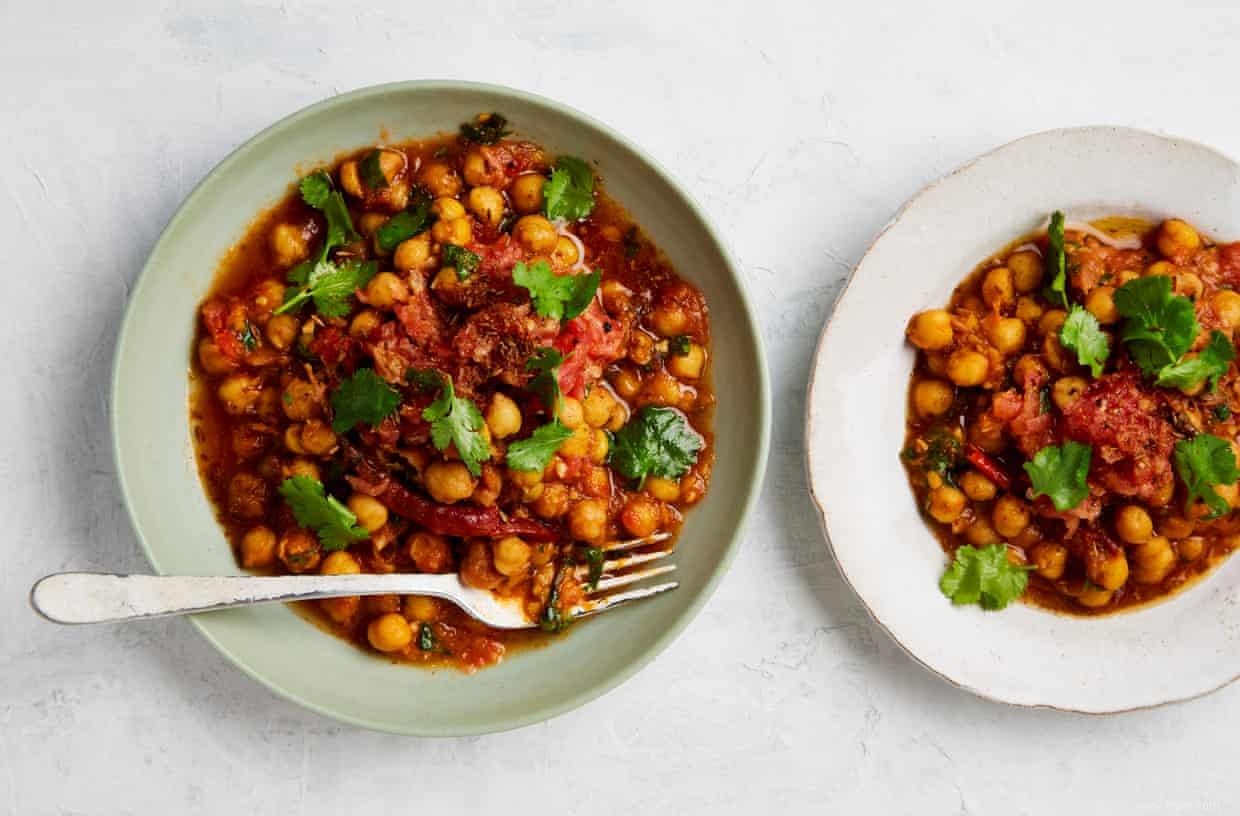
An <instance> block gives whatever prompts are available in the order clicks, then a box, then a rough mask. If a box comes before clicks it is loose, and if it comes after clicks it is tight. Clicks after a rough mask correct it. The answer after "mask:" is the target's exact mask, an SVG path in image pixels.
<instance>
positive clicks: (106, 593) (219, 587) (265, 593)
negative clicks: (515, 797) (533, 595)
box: [30, 533, 680, 629]
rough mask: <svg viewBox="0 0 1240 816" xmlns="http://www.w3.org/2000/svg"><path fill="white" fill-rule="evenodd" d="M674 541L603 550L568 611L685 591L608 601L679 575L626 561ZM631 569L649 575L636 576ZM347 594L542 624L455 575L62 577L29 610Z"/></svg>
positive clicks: (507, 623)
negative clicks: (413, 600)
mask: <svg viewBox="0 0 1240 816" xmlns="http://www.w3.org/2000/svg"><path fill="white" fill-rule="evenodd" d="M670 537H671V536H670V535H669V534H667V533H656V534H654V535H651V536H646V537H644V538H634V539H630V540H627V541H614V542H611V543H609V544H605V545H604V546H603V547H602V549H603V551H604V553H605V554H606V555H608V556H611V555H613V554H617V555H616V557H609V558H607V559H606V560H604V562H603V573H602V576H601V578H600V579H599V581H598V584H597V585H596V586H594V587H587V595H586V600H584V601H583V602H582V603H580V604H578V605H577V606H575V607H573V608H572V609H571V610H570V612H571V614H572V616H573V617H575V618H580V617H586V616H588V615H595V614H598V613H599V612H604V611H606V610H608V609H613V608H615V607H617V606H619V605H620V604H623V603H627V602H629V601H636V600H638V599H640V598H649V597H650V596H652V595H658V594H660V593H662V592H667V591H668V590H671V589H675V588H676V587H678V586H680V584H679V583H678V582H676V581H668V582H666V583H661V584H655V585H653V586H645V587H638V588H634V589H630V590H627V591H625V592H618V593H614V594H609V593H611V591H612V590H615V589H620V588H622V587H627V586H630V585H632V584H636V583H638V582H640V581H644V580H646V579H648V578H654V577H655V576H658V575H666V574H667V573H669V572H672V571H673V570H675V569H676V565H675V564H659V565H656V566H649V565H650V564H652V563H653V562H655V561H659V560H660V559H663V558H666V557H667V556H669V555H671V553H672V550H671V549H663V550H656V551H654V552H647V553H637V554H631V555H630V554H628V553H629V551H631V550H634V549H636V548H638V547H643V546H648V545H651V544H661V543H663V542H664V541H667V540H668V539H669V538H670ZM634 567H644V568H643V569H638V570H633V568H634ZM574 570H575V572H576V575H577V576H578V577H580V578H583V579H584V577H585V576H586V575H587V574H588V567H586V566H578V567H574ZM344 595H430V596H432V597H435V598H442V599H443V600H445V601H450V602H452V603H454V604H456V605H457V606H459V607H460V608H461V609H463V610H465V612H466V613H468V614H469V615H470V616H472V617H474V618H477V619H478V620H480V621H482V622H483V623H485V624H487V625H488V626H492V627H494V628H496V629H531V628H533V627H535V626H538V622H537V621H532V620H530V619H529V618H527V617H526V615H525V611H524V609H523V608H522V605H521V603H520V602H519V601H517V600H513V599H505V598H500V597H498V596H496V595H495V594H493V593H491V592H489V591H487V590H485V589H477V588H475V587H471V586H467V585H465V584H464V583H462V582H461V579H460V576H459V575H457V574H456V573H449V574H443V575H427V574H418V573H390V574H387V575H373V574H362V575H281V576H276V577H267V576H259V575H219V576H197V577H195V576H178V575H115V574H108V573H101V572H60V573H56V574H55V575H48V576H46V577H45V578H42V579H40V580H39V581H38V582H37V583H36V584H35V585H34V587H33V588H32V589H31V590H30V605H31V606H33V607H34V608H35V611H36V612H38V613H39V614H40V615H42V616H43V617H45V618H47V619H48V620H50V621H52V622H53V623H66V624H76V623H112V622H116V621H130V620H144V619H147V618H162V617H167V616H169V615H186V614H190V613H196V612H212V611H215V610H217V609H230V608H232V607H237V606H249V605H251V604H263V603H286V602H289V601H308V600H313V599H316V598H338V597H341V596H344Z"/></svg>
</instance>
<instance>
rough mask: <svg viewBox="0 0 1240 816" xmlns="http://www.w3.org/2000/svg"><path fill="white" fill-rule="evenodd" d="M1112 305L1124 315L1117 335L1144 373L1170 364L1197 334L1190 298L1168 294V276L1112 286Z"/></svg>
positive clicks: (1152, 372) (1155, 372) (1151, 373)
mask: <svg viewBox="0 0 1240 816" xmlns="http://www.w3.org/2000/svg"><path fill="white" fill-rule="evenodd" d="M1114 299H1115V308H1116V309H1117V310H1118V311H1119V313H1120V314H1121V315H1123V316H1124V317H1125V318H1127V319H1126V320H1125V321H1124V327H1123V330H1122V333H1121V334H1120V338H1121V339H1122V340H1123V341H1124V343H1125V345H1127V347H1128V353H1129V354H1130V355H1131V356H1132V359H1133V360H1134V361H1135V362H1136V364H1137V365H1139V366H1140V367H1141V370H1142V371H1143V372H1145V374H1146V375H1147V376H1153V375H1155V374H1158V373H1159V372H1160V371H1161V370H1162V369H1163V368H1165V367H1167V366H1169V365H1174V364H1175V363H1176V362H1178V361H1179V359H1180V357H1181V356H1182V355H1183V354H1184V352H1186V351H1188V350H1189V348H1190V347H1191V346H1192V345H1193V341H1194V340H1195V339H1196V338H1197V333H1198V332H1199V331H1200V330H1201V326H1200V325H1199V324H1198V323H1197V315H1196V312H1195V311H1194V309H1193V302H1192V301H1191V300H1189V299H1188V298H1186V297H1181V296H1179V295H1172V294H1171V278H1169V277H1167V276H1166V275H1149V276H1147V277H1144V278H1137V279H1136V280H1132V281H1129V282H1128V283H1125V284H1124V285H1123V286H1121V287H1120V288H1118V289H1116V290H1115V295H1114Z"/></svg>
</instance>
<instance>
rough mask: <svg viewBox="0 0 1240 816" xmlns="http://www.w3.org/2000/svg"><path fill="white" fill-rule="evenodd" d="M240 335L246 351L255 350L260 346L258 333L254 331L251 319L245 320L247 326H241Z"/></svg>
mask: <svg viewBox="0 0 1240 816" xmlns="http://www.w3.org/2000/svg"><path fill="white" fill-rule="evenodd" d="M239 337H240V338H241V345H243V346H245V350H246V351H253V350H254V349H256V348H258V335H257V334H255V333H254V324H253V323H251V322H250V321H248V320H247V321H245V326H243V327H242V328H241V333H240V335H239Z"/></svg>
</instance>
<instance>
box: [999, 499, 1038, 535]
mask: <svg viewBox="0 0 1240 816" xmlns="http://www.w3.org/2000/svg"><path fill="white" fill-rule="evenodd" d="M990 521H991V524H992V525H993V526H994V528H995V531H996V532H997V533H999V535H1001V536H1003V537H1004V538H1015V537H1016V536H1018V535H1020V534H1021V533H1022V532H1023V531H1024V529H1025V528H1026V527H1027V526H1029V508H1028V507H1027V506H1026V505H1025V503H1024V502H1023V501H1021V500H1020V499H1018V498H1016V497H1015V496H1012V495H1006V496H1000V497H999V498H998V499H996V500H995V506H994V509H993V510H992V511H991V514H990Z"/></svg>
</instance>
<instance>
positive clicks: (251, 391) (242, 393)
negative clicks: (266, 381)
mask: <svg viewBox="0 0 1240 816" xmlns="http://www.w3.org/2000/svg"><path fill="white" fill-rule="evenodd" d="M262 390H263V381H262V379H261V378H259V377H256V376H254V375H251V374H233V375H232V376H231V377H229V378H227V379H226V380H224V382H222V383H220V387H219V390H218V392H217V393H218V394H219V397H220V402H221V403H223V405H224V410H225V411H227V412H228V413H230V414H232V415H233V416H239V415H241V414H245V413H249V412H250V411H251V410H252V409H253V408H254V403H255V402H257V401H258V398H259V396H260V395H261V394H262Z"/></svg>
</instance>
